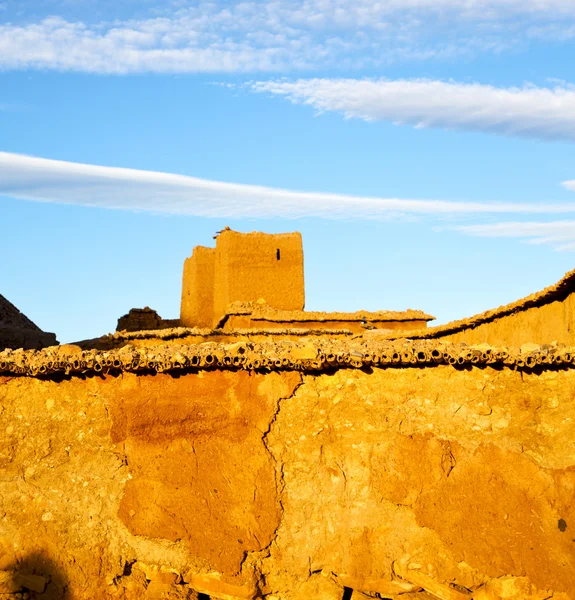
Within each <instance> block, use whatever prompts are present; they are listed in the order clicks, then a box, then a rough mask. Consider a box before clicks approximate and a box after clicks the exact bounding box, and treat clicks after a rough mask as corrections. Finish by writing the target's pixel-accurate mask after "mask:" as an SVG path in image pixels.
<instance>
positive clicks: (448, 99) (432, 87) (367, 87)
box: [249, 78, 575, 140]
mask: <svg viewBox="0 0 575 600" xmlns="http://www.w3.org/2000/svg"><path fill="white" fill-rule="evenodd" d="M249 88H250V89H251V90H253V91H254V92H259V93H269V94H272V95H277V96H283V97H285V98H287V99H288V100H290V101H291V102H293V103H300V104H306V105H310V106H312V107H313V108H315V109H316V110H317V111H320V112H323V111H333V112H339V113H342V114H343V115H344V116H345V117H346V118H359V119H364V120H366V121H389V122H392V123H394V124H396V125H411V126H413V127H415V128H441V129H449V130H461V131H477V132H489V133H497V134H502V135H508V136H520V137H530V138H543V139H567V140H575V88H574V87H573V86H570V85H568V84H565V83H563V84H559V85H556V86H554V87H550V88H544V87H535V86H532V85H525V86H523V87H509V88H498V87H494V86H491V85H482V84H479V83H458V82H454V81H439V80H431V79H411V80H407V79H399V80H391V81H390V80H387V79H375V80H374V79H321V78H315V79H299V80H296V81H286V80H279V81H258V82H253V83H251V84H249Z"/></svg>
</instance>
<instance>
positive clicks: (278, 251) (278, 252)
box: [276, 248, 280, 260]
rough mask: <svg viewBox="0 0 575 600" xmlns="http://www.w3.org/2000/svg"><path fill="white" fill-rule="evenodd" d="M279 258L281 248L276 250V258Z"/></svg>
mask: <svg viewBox="0 0 575 600" xmlns="http://www.w3.org/2000/svg"><path fill="white" fill-rule="evenodd" d="M279 259H280V249H279V248H278V249H277V250H276V260H279Z"/></svg>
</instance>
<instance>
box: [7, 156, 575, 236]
mask: <svg viewBox="0 0 575 600" xmlns="http://www.w3.org/2000/svg"><path fill="white" fill-rule="evenodd" d="M0 195H4V196H9V197H13V198H17V199H24V200H35V201H40V202H54V203H61V204H62V203H63V204H75V205H81V206H93V207H101V208H108V209H122V210H131V211H151V212H154V213H163V214H172V215H189V216H197V217H214V218H215V217H217V218H222V217H226V218H298V217H321V218H343V219H389V218H413V216H418V215H419V216H427V217H432V218H439V217H451V218H453V217H466V216H467V217H469V216H470V215H493V214H498V215H501V214H516V215H522V214H544V215H547V214H553V213H554V214H562V213H575V203H564V204H544V203H540V204H528V203H521V204H520V203H517V204H514V203H505V202H498V203H497V202H492V203H490V202H451V201H444V200H417V199H400V198H374V197H361V196H351V195H343V194H331V193H318V192H301V191H291V190H284V189H279V188H272V187H263V186H257V185H245V184H239V183H224V182H220V181H211V180H207V179H200V178H196V177H190V176H186V175H177V174H172V173H161V172H155V171H144V170H137V169H124V168H118V167H105V166H96V165H87V164H80V163H73V162H66V161H59V160H51V159H45V158H36V157H31V156H26V155H20V154H12V153H7V152H0ZM470 232H471V233H473V232H472V231H470Z"/></svg>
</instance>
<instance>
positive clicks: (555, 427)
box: [0, 337, 575, 600]
mask: <svg viewBox="0 0 575 600" xmlns="http://www.w3.org/2000/svg"><path fill="white" fill-rule="evenodd" d="M574 357H575V350H574V349H571V348H567V347H563V346H560V345H557V344H550V345H545V346H539V347H537V346H534V345H531V346H525V347H523V348H522V349H515V350H510V349H505V348H493V347H488V346H486V345H482V346H477V347H473V346H467V345H463V344H451V343H444V342H441V341H435V340H423V341H409V340H397V341H382V340H380V341H374V340H371V341H370V340H366V339H365V338H363V337H356V338H354V339H352V338H346V339H332V340H326V339H314V338H307V339H302V340H300V341H299V342H294V341H288V340H283V341H281V340H277V339H270V340H269V341H268V342H265V343H263V342H262V343H257V344H256V343H246V342H239V343H238V342H235V343H233V344H224V345H223V344H217V343H202V344H198V345H188V346H171V345H169V344H167V343H160V344H157V345H156V346H155V347H149V348H136V347H134V346H125V347H123V348H119V349H117V350H114V351H96V350H90V351H82V349H80V348H79V347H76V346H62V347H60V348H47V349H43V350H39V351H4V352H2V353H0V372H1V373H0V406H2V411H0V436H1V438H0V439H1V440H2V445H1V446H0V448H1V450H0V460H1V461H2V462H1V466H2V478H1V479H0V515H3V516H2V519H1V521H0V523H1V527H0V557H1V561H2V563H1V564H0V586H2V585H5V586H8V587H9V586H11V587H10V589H11V590H14V591H16V590H20V591H22V590H29V589H30V587H29V586H30V585H35V586H36V587H37V589H41V590H43V594H41V595H40V593H39V592H37V595H36V597H38V598H44V597H46V598H50V599H56V598H58V599H59V600H68V599H72V598H73V599H74V600H88V599H90V600H92V599H93V598H99V599H104V600H105V599H113V598H122V599H124V600H138V599H142V598H150V599H152V598H165V599H168V598H171V599H173V600H176V599H184V598H186V599H188V600H189V599H191V598H198V596H197V594H198V593H203V594H204V595H207V596H208V597H209V598H216V599H217V598H220V599H227V600H230V599H231V600H233V599H244V600H245V599H252V598H266V599H267V600H309V599H318V600H341V599H342V598H344V597H345V598H349V597H350V593H352V595H351V598H352V600H353V599H354V598H356V597H357V598H361V597H362V596H361V594H371V595H372V597H373V596H374V595H375V594H379V596H380V597H384V598H392V599H395V600H407V598H409V599H410V600H413V599H418V600H423V599H424V598H425V599H429V600H432V599H440V600H472V598H473V599H477V600H496V599H500V600H501V599H506V600H509V599H511V600H542V599H543V598H548V599H551V598H553V599H554V600H568V599H570V598H575V575H574V573H575V563H574V559H573V552H572V545H573V542H572V537H573V535H572V533H570V531H571V529H572V527H573V526H574V523H575V512H574V510H573V503H572V490H573V489H575V475H574V474H575V452H574V451H573V447H572V440H573V439H575V420H573V418H572V415H573V410H574V405H573V398H575V358H574ZM24 398H25V399H26V400H25V401H23V399H24ZM31 577H36V578H37V579H34V580H33V579H30V578H31ZM2 581H4V583H2ZM8 587H5V588H4V589H8ZM346 590H347V591H346ZM204 597H205V596H204Z"/></svg>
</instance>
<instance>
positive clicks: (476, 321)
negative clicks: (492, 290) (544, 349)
mask: <svg viewBox="0 0 575 600" xmlns="http://www.w3.org/2000/svg"><path fill="white" fill-rule="evenodd" d="M408 335H409V337H411V338H433V339H436V338H442V339H447V340H450V341H453V342H466V343H468V344H480V343H488V344H503V345H508V346H520V345H522V344H525V343H528V342H534V343H538V344H544V343H547V342H549V341H552V340H555V341H557V342H561V343H563V344H575V271H570V272H569V273H567V274H566V275H565V277H563V278H562V279H561V280H560V281H559V282H558V283H556V284H555V285H552V286H550V287H548V288H546V289H544V290H542V291H540V292H537V293H536V294H531V295H530V296H527V297H525V298H522V299H521V300H518V301H516V302H512V303H511V304H507V305H505V306H501V307H499V308H495V309H492V310H488V311H486V312H483V313H480V314H478V315H475V316H473V317H470V318H467V319H462V320H460V321H452V322H451V323H447V324H446V325H441V326H438V327H431V328H429V329H426V330H425V331H420V332H417V333H409V334H408Z"/></svg>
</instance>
